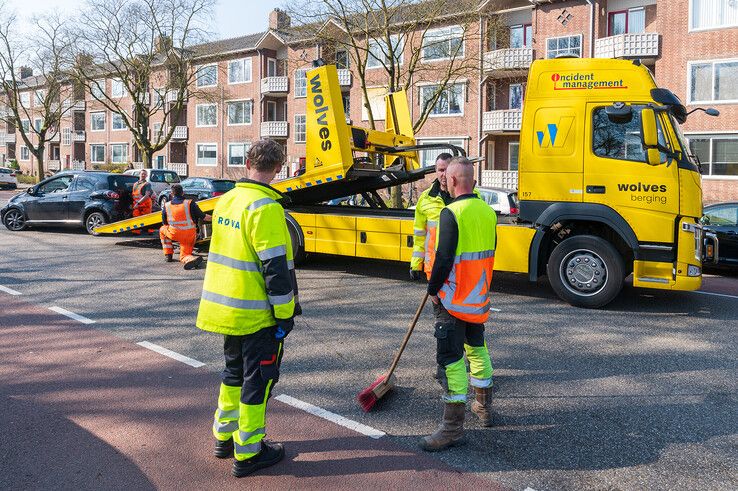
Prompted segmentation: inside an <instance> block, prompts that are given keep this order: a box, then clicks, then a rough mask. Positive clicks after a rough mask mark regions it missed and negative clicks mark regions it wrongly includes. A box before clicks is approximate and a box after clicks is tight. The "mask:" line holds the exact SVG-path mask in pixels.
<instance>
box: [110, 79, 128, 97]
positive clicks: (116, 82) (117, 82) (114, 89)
mask: <svg viewBox="0 0 738 491" xmlns="http://www.w3.org/2000/svg"><path fill="white" fill-rule="evenodd" d="M124 95H126V88H125V86H124V85H123V81H122V80H121V79H119V78H114V79H112V80H111V81H110V96H111V97H123V96H124Z"/></svg>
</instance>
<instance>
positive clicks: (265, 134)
mask: <svg viewBox="0 0 738 491" xmlns="http://www.w3.org/2000/svg"><path fill="white" fill-rule="evenodd" d="M261 137H262V138H287V121H263V122H262V123H261Z"/></svg>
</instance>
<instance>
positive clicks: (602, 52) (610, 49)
mask: <svg viewBox="0 0 738 491" xmlns="http://www.w3.org/2000/svg"><path fill="white" fill-rule="evenodd" d="M659 45H660V41H659V34H658V33H656V32H640V33H633V34H618V35H617V36H609V37H606V38H601V39H597V40H596V41H595V58H658V56H659Z"/></svg>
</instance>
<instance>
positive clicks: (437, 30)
mask: <svg viewBox="0 0 738 491" xmlns="http://www.w3.org/2000/svg"><path fill="white" fill-rule="evenodd" d="M444 31H448V36H447V37H445V38H439V39H437V40H435V43H441V42H447V43H449V53H450V52H451V49H450V48H451V46H450V44H451V40H453V39H457V38H459V39H461V48H460V49H459V52H458V53H457V54H456V56H447V57H445V58H426V56H425V50H426V46H425V41H426V37H429V36H434V35H437V33H444ZM453 31H460V32H459V35H458V36H456V35H454V32H453ZM435 43H434V44H435ZM465 51H466V41H465V39H464V28H463V27H461V26H459V25H452V26H445V27H437V28H435V29H428V30H427V31H426V32H425V34H424V35H423V41H422V42H421V46H420V60H421V61H424V62H428V63H433V62H436V61H448V60H462V59H464V53H465Z"/></svg>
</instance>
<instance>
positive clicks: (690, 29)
mask: <svg viewBox="0 0 738 491" xmlns="http://www.w3.org/2000/svg"><path fill="white" fill-rule="evenodd" d="M688 12H689V13H688V14H687V16H688V17H687V25H688V32H700V31H716V30H718V29H731V28H734V27H738V22H736V23H735V24H724V25H719V26H708V27H694V0H689V9H688Z"/></svg>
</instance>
